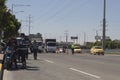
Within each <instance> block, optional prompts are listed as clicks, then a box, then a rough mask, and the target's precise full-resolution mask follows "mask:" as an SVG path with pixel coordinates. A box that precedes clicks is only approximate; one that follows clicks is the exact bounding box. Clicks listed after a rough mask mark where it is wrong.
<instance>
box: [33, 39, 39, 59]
mask: <svg viewBox="0 0 120 80" xmlns="http://www.w3.org/2000/svg"><path fill="white" fill-rule="evenodd" d="M32 48H33V56H34V59H35V60H37V52H38V44H37V42H36V40H34V42H33V44H32Z"/></svg>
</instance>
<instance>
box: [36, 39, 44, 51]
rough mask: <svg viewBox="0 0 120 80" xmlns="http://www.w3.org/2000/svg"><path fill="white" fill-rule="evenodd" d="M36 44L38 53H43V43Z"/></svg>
mask: <svg viewBox="0 0 120 80" xmlns="http://www.w3.org/2000/svg"><path fill="white" fill-rule="evenodd" d="M37 44H38V52H40V53H41V52H43V51H44V50H43V49H44V48H43V42H41V41H40V42H37Z"/></svg>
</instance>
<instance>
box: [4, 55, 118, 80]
mask: <svg viewBox="0 0 120 80" xmlns="http://www.w3.org/2000/svg"><path fill="white" fill-rule="evenodd" d="M19 65H20V64H19ZM3 80H120V56H118V55H105V56H98V55H90V54H85V53H83V54H75V55H72V54H68V55H67V54H65V53H60V54H56V53H41V54H40V53H39V54H38V60H34V59H33V55H32V54H30V55H29V59H28V60H27V69H20V68H19V69H18V70H11V71H8V70H4V79H3Z"/></svg>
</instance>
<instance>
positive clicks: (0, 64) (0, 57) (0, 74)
mask: <svg viewBox="0 0 120 80" xmlns="http://www.w3.org/2000/svg"><path fill="white" fill-rule="evenodd" d="M3 58H4V54H0V80H3V72H4V67H3V64H4V60H3Z"/></svg>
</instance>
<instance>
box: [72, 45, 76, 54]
mask: <svg viewBox="0 0 120 80" xmlns="http://www.w3.org/2000/svg"><path fill="white" fill-rule="evenodd" d="M74 48H75V45H74V43H72V45H71V50H72V54H74Z"/></svg>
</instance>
